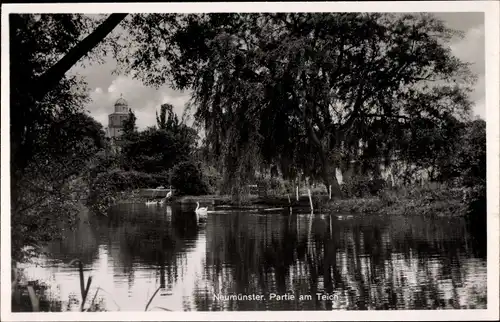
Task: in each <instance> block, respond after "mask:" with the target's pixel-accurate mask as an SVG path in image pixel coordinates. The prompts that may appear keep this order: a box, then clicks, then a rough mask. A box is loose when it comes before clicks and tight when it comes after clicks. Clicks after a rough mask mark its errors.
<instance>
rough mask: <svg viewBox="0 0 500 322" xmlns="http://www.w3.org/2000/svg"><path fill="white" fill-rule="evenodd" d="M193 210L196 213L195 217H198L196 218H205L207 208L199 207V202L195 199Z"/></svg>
mask: <svg viewBox="0 0 500 322" xmlns="http://www.w3.org/2000/svg"><path fill="white" fill-rule="evenodd" d="M194 212H195V213H196V217H198V219H200V218H206V217H207V214H208V208H207V207H202V208H200V203H199V202H198V201H197V202H196V209H195V211H194Z"/></svg>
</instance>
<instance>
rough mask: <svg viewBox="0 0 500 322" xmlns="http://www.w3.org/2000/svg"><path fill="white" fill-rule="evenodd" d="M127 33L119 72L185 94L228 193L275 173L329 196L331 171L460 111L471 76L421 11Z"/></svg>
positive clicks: (256, 18) (250, 20)
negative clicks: (259, 173) (301, 179)
mask: <svg viewBox="0 0 500 322" xmlns="http://www.w3.org/2000/svg"><path fill="white" fill-rule="evenodd" d="M126 28H127V29H128V30H129V32H130V36H131V38H132V41H131V42H133V43H134V44H136V45H137V46H136V48H135V49H133V50H131V51H123V52H122V53H121V61H122V63H124V64H125V66H124V67H125V69H126V70H128V71H132V70H133V71H134V72H135V75H136V76H137V77H138V78H140V79H142V80H143V81H144V82H145V83H146V84H152V85H162V84H163V83H165V82H166V81H171V82H172V84H173V85H174V86H175V87H177V88H178V89H190V90H192V93H193V97H192V101H191V106H192V107H195V108H196V113H195V118H196V120H197V121H198V123H199V124H200V125H203V128H204V131H205V133H206V137H207V141H208V143H209V147H210V148H211V149H212V150H213V151H214V153H215V154H220V155H221V160H222V162H221V167H223V168H224V169H225V175H224V177H225V181H226V182H229V183H230V184H232V185H233V186H241V182H242V181H241V180H244V178H248V177H251V176H252V175H253V173H254V171H255V170H256V168H258V167H260V166H264V167H267V168H269V167H271V166H272V165H278V166H279V167H280V170H281V172H282V173H283V175H285V176H287V177H290V178H293V177H295V176H297V175H299V174H300V173H303V174H305V175H306V176H309V177H311V178H313V179H318V178H320V179H321V180H322V181H323V182H324V183H325V184H327V185H328V184H330V183H333V188H334V190H335V191H338V189H339V187H338V184H337V182H336V178H335V174H334V171H333V168H335V167H340V166H341V165H342V164H348V163H349V162H350V161H351V160H358V159H364V160H370V162H368V163H371V164H378V163H379V162H380V161H381V160H385V161H387V162H390V160H391V159H392V158H394V157H395V156H397V155H398V154H399V153H400V152H401V151H404V143H405V142H404V141H403V140H400V139H399V138H400V136H398V133H400V132H401V133H402V132H405V131H408V129H411V128H414V127H420V123H422V122H424V123H425V122H427V123H430V124H433V126H437V127H440V126H441V124H442V123H443V122H445V121H446V120H448V119H449V118H450V117H458V118H460V117H463V116H464V115H465V114H466V113H467V112H468V110H469V108H470V102H469V100H468V97H467V94H468V91H469V89H470V88H469V86H470V85H471V84H472V82H473V81H474V77H473V75H471V74H470V71H469V69H468V66H467V64H464V63H462V62H461V61H459V60H458V59H457V58H456V57H454V56H453V55H452V53H451V50H450V49H449V47H448V46H447V43H448V42H449V40H450V39H451V38H452V37H453V36H456V35H457V32H455V31H453V30H450V29H448V28H446V27H445V25H444V24H443V23H442V22H441V21H439V20H437V19H435V18H434V17H433V16H431V15H428V14H419V15H410V14H380V13H374V14H372V13H370V14H366V13H324V14H323V13H320V14H318V13H314V14H312V13H311V14H309V13H286V14H282V13H276V14H268V13H265V14H237V13H233V14H191V15H172V14H167V15H161V14H148V15H134V16H133V18H132V19H131V20H130V21H129V24H128V26H126ZM146 35H147V37H146ZM426 126H427V125H426ZM423 136H424V137H425V135H423ZM422 140H424V139H423V138H422ZM441 147H442V145H441V144H439V145H436V146H435V147H432V149H434V150H435V149H437V148H441ZM429 148H431V147H429ZM410 156H412V155H410ZM411 158H412V157H410V159H411ZM411 161H413V160H411Z"/></svg>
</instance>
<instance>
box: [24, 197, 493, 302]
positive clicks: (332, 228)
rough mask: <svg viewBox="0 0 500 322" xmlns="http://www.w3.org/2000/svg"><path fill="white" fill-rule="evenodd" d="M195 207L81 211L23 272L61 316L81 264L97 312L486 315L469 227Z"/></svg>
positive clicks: (480, 264)
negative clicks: (201, 212) (203, 215)
mask: <svg viewBox="0 0 500 322" xmlns="http://www.w3.org/2000/svg"><path fill="white" fill-rule="evenodd" d="M194 208H195V205H187V206H183V208H181V207H171V206H168V205H162V206H146V205H143V204H122V205H118V206H116V207H114V208H113V209H112V211H111V212H110V214H109V216H108V217H98V218H97V217H95V216H88V214H84V215H83V216H82V218H84V220H80V222H79V223H78V225H77V227H76V229H75V230H73V231H72V230H67V231H65V234H64V237H65V238H64V239H63V240H62V241H58V242H55V243H52V244H50V245H49V246H48V248H47V255H46V256H44V257H42V258H39V259H38V260H37V265H29V266H26V267H25V268H24V274H25V276H26V277H27V278H28V279H32V280H39V281H40V282H41V283H44V284H46V285H47V287H48V288H47V290H46V292H45V293H46V294H45V296H46V298H47V301H48V302H50V303H51V305H50V308H51V310H57V311H78V310H79V309H80V306H81V303H80V301H81V294H80V279H79V273H78V266H77V265H69V263H70V261H71V260H72V259H75V258H78V259H80V260H81V261H82V262H83V264H84V276H85V279H87V277H88V276H92V277H93V280H92V283H91V285H90V290H89V293H88V294H89V295H88V297H87V301H86V303H85V307H89V306H90V305H91V304H92V307H93V310H106V311H118V310H120V311H144V310H145V308H146V306H147V305H148V301H149V300H150V299H151V297H152V295H153V294H154V293H155V292H156V291H157V290H158V289H159V291H158V293H157V294H156V296H154V298H153V299H152V301H151V302H150V303H149V306H148V310H171V311H193V310H194V311H220V310H332V309H333V310H335V309H346V310H366V309H369V310H372V309H382V310H386V309H407V310H409V309H454V308H462V309H474V308H475V309H478V308H486V285H487V282H486V259H485V257H484V256H482V255H480V254H479V255H478V254H476V252H475V249H474V248H475V247H474V246H473V244H472V243H471V239H470V232H469V231H468V227H467V225H466V223H465V222H464V220H463V219H461V218H453V219H450V218H431V217H426V218H424V217H403V216H400V217H399V216H392V217H388V216H379V215H355V214H353V215H340V214H332V215H314V216H311V215H310V214H307V213H304V214H301V213H291V214H290V212H289V210H288V209H284V210H283V211H279V210H277V211H265V210H264V209H253V210H230V209H228V208H218V209H215V212H214V213H210V214H209V216H208V219H207V220H206V221H205V222H202V223H197V222H196V219H195V217H194V212H193V209H194ZM210 208H211V210H214V208H213V207H210ZM85 218H86V219H85Z"/></svg>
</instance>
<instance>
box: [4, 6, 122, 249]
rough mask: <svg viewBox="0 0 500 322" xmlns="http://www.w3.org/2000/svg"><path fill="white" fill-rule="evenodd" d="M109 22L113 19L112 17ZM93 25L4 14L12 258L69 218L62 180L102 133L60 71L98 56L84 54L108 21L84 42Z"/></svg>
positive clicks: (73, 79)
mask: <svg viewBox="0 0 500 322" xmlns="http://www.w3.org/2000/svg"><path fill="white" fill-rule="evenodd" d="M122 19H123V18H122ZM111 20H115V22H116V17H115V18H113V19H111ZM96 23H100V21H99V19H95V17H88V16H84V15H78V14H11V15H9V34H10V37H9V50H10V52H11V55H10V66H9V67H10V133H11V136H10V139H11V201H12V202H11V205H12V208H11V212H12V216H11V217H12V232H13V234H12V246H13V249H12V251H13V254H15V255H16V259H17V258H18V256H17V255H19V254H20V252H19V251H20V249H21V248H22V247H23V246H27V245H31V246H36V243H37V241H38V242H43V241H47V240H50V238H51V236H52V235H54V236H55V235H57V227H58V225H59V223H60V222H61V221H66V220H70V219H71V216H69V215H68V214H70V213H71V209H69V208H68V206H69V205H70V204H72V196H71V195H70V191H69V190H70V189H69V190H68V187H67V185H66V183H67V181H68V180H71V179H72V178H73V176H74V175H75V174H76V173H77V172H78V171H81V170H82V165H84V164H86V162H87V160H88V158H89V157H91V156H92V155H93V154H94V153H96V151H97V150H99V149H100V148H98V146H102V141H101V140H100V139H98V137H99V136H100V135H101V134H102V132H101V131H100V130H98V129H97V128H98V127H96V124H95V122H94V121H93V120H91V119H90V118H88V117H87V116H86V115H85V114H84V113H83V107H84V105H85V103H86V102H87V100H88V96H87V91H86V86H85V85H86V84H85V83H84V82H83V80H82V78H81V77H78V76H74V75H68V74H67V73H66V72H67V71H68V70H69V69H70V68H71V67H72V66H73V65H74V64H75V63H76V62H77V61H79V60H80V59H81V58H82V57H84V56H87V57H89V56H90V57H91V58H92V60H94V59H97V58H98V57H99V55H100V53H101V52H100V51H96V50H92V49H95V48H94V46H95V45H96V44H97V43H99V42H100V41H102V40H103V39H104V37H106V35H107V34H108V33H109V31H110V30H111V29H113V28H111V24H114V22H112V21H110V20H108V21H107V22H106V23H105V26H104V27H101V28H97V29H98V30H97V31H96V32H94V33H91V35H90V36H89V37H87V38H86V37H85V33H86V32H87V31H89V30H92V29H93V28H94V25H95V24H96ZM101 49H102V48H101ZM68 55H69V56H68ZM49 134H50V135H51V138H50V139H48V137H49ZM52 135H53V137H52ZM99 142H100V143H99ZM95 147H97V148H95ZM58 188H61V190H59V191H58ZM54 214H56V215H55V216H54ZM27 231H30V233H29V234H27ZM54 236H52V237H54Z"/></svg>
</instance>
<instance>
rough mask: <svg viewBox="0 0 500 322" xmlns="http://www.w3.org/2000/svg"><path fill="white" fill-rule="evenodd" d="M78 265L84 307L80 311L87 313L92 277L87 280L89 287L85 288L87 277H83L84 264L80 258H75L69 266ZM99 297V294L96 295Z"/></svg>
mask: <svg viewBox="0 0 500 322" xmlns="http://www.w3.org/2000/svg"><path fill="white" fill-rule="evenodd" d="M75 263H78V272H79V275H80V292H81V294H82V305H81V306H80V311H82V312H83V311H85V301H86V300H87V295H88V294H89V289H90V284H92V276H89V277H88V279H87V286H85V277H84V275H83V263H82V261H81V260H79V259H78V258H75V259H73V260H71V261H70V262H69V265H73V264H75ZM96 295H97V294H96Z"/></svg>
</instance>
